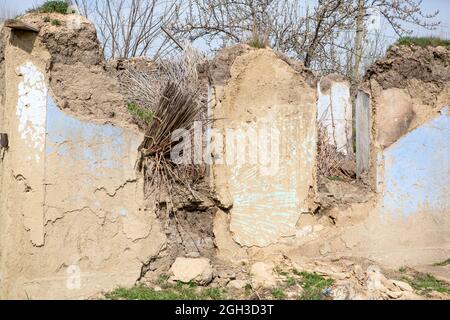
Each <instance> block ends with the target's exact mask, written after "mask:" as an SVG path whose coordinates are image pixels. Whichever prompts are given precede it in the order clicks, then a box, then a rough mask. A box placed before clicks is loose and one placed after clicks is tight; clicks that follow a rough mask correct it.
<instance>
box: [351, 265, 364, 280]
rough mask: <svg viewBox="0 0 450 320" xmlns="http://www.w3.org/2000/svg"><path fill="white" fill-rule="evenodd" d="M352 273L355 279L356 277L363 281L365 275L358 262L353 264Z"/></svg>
mask: <svg viewBox="0 0 450 320" xmlns="http://www.w3.org/2000/svg"><path fill="white" fill-rule="evenodd" d="M353 273H354V274H355V277H356V279H358V280H359V281H363V280H364V278H365V277H366V275H365V274H364V270H363V268H362V267H361V265H359V264H355V265H354V266H353Z"/></svg>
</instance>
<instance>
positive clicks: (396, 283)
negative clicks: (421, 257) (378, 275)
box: [390, 280, 414, 292]
mask: <svg viewBox="0 0 450 320" xmlns="http://www.w3.org/2000/svg"><path fill="white" fill-rule="evenodd" d="M390 281H391V282H392V283H393V284H394V286H396V287H397V288H399V289H400V290H402V291H407V292H413V291H414V289H413V288H412V287H411V286H410V285H409V284H408V283H406V282H403V281H400V280H390Z"/></svg>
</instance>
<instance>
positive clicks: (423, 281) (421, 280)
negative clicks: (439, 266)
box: [403, 273, 450, 294]
mask: <svg viewBox="0 0 450 320" xmlns="http://www.w3.org/2000/svg"><path fill="white" fill-rule="evenodd" d="M403 280H405V281H407V282H408V283H409V284H410V285H411V286H412V287H413V288H414V289H416V290H417V291H418V292H419V293H420V294H426V293H429V292H431V291H437V292H440V293H447V294H450V286H449V285H448V283H446V282H444V281H441V280H438V279H436V278H435V277H433V276H432V275H430V274H422V273H419V274H417V275H415V276H414V277H413V278H404V279H403Z"/></svg>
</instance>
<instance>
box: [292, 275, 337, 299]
mask: <svg viewBox="0 0 450 320" xmlns="http://www.w3.org/2000/svg"><path fill="white" fill-rule="evenodd" d="M299 275H300V276H301V277H302V279H301V281H300V285H301V286H302V288H303V290H304V292H303V295H302V296H301V299H302V300H320V299H322V296H323V295H322V292H323V291H324V290H325V289H327V288H329V287H330V286H332V285H333V283H334V280H333V279H327V278H324V277H322V276H321V275H318V274H316V273H310V272H299Z"/></svg>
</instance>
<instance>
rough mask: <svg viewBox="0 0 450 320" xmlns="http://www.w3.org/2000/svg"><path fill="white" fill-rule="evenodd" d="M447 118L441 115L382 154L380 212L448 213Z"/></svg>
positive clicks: (449, 135)
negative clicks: (382, 172) (382, 170)
mask: <svg viewBox="0 0 450 320" xmlns="http://www.w3.org/2000/svg"><path fill="white" fill-rule="evenodd" d="M449 142H450V117H449V110H448V107H445V108H444V109H443V110H442V111H441V115H440V116H439V117H437V118H435V119H432V120H429V121H428V122H426V123H425V124H423V125H422V126H420V127H418V128H416V129H415V130H413V131H411V132H409V133H408V134H407V135H405V136H403V137H402V138H400V139H399V140H397V141H396V142H395V143H394V144H393V145H391V146H390V147H389V148H387V149H386V150H384V151H383V157H384V175H383V178H384V190H383V199H382V209H383V210H382V212H387V213H391V214H393V215H402V216H404V217H407V216H410V215H412V214H415V213H419V212H427V213H428V212H429V213H430V214H433V213H442V212H447V213H448V212H449V210H450V144H449Z"/></svg>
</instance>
